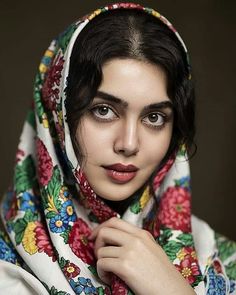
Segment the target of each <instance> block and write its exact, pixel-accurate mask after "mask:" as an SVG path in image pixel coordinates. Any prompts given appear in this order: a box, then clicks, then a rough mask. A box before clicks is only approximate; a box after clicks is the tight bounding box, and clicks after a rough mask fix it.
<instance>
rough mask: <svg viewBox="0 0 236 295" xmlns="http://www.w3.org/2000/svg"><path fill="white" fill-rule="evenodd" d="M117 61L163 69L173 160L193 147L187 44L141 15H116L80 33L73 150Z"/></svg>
mask: <svg viewBox="0 0 236 295" xmlns="http://www.w3.org/2000/svg"><path fill="white" fill-rule="evenodd" d="M113 58H132V59H136V60H141V61H146V62H149V63H152V64H155V65H157V66H159V67H161V68H162V69H163V70H164V72H165V74H166V77H167V93H168V96H169V97H170V99H171V100H172V103H173V110H174V124H173V135H172V139H171V143H170V147H169V149H168V151H167V154H166V156H165V158H164V159H163V162H162V164H163V163H164V162H165V161H166V159H168V157H169V156H170V154H172V153H173V152H174V151H176V150H177V149H178V147H179V146H180V145H181V144H183V143H184V144H185V145H186V148H187V151H188V152H190V150H191V148H192V147H193V146H194V143H193V138H194V134H195V126H194V113H195V106H194V101H195V96H194V89H193V85H192V81H191V80H189V74H190V73H189V65H188V61H187V55H186V53H185V51H184V48H183V46H182V44H181V43H180V41H179V39H178V38H177V36H176V35H175V33H174V32H173V31H171V30H170V28H168V27H167V25H165V24H164V23H163V22H162V21H160V20H159V19H158V18H156V17H154V16H152V15H150V14H148V13H146V12H144V11H140V10H135V9H132V10H129V9H117V10H112V11H107V12H104V13H101V14H100V15H98V16H96V17H95V18H94V19H92V20H91V21H90V22H89V23H88V24H87V25H86V26H85V27H84V29H83V30H82V31H81V33H80V34H79V36H78V37H77V40H76V42H75V44H74V47H73V50H72V54H71V59H70V69H69V75H68V86H67V99H66V109H67V120H68V124H69V128H70V132H71V136H72V140H73V144H74V147H75V148H76V149H77V153H78V155H79V156H82V155H81V154H80V150H79V149H78V147H77V143H76V142H75V132H76V129H77V126H78V123H79V120H80V118H81V116H82V115H83V114H84V112H85V111H86V110H87V109H88V106H89V105H90V104H91V102H92V100H93V98H94V97H95V96H96V92H97V89H98V87H99V85H100V83H101V81H102V66H103V64H104V63H105V62H107V61H108V60H111V59H113Z"/></svg>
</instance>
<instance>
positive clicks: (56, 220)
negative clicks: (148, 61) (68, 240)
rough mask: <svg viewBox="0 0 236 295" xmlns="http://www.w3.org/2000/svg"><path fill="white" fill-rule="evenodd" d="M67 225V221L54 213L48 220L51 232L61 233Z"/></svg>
mask: <svg viewBox="0 0 236 295" xmlns="http://www.w3.org/2000/svg"><path fill="white" fill-rule="evenodd" d="M67 227H68V222H67V221H66V220H64V219H63V218H62V216H61V215H59V214H58V215H56V216H55V217H53V218H52V219H51V220H50V222H49V228H50V230H51V231H52V232H53V233H62V232H64V231H65V230H66V228H67Z"/></svg>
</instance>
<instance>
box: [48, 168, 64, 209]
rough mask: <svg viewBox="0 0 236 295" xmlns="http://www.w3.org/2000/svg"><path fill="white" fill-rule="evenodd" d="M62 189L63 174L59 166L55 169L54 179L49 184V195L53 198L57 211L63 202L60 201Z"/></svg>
mask: <svg viewBox="0 0 236 295" xmlns="http://www.w3.org/2000/svg"><path fill="white" fill-rule="evenodd" d="M60 189H61V174H60V170H59V168H58V167H57V166H55V167H54V169H53V175H52V179H51V180H50V181H49V183H48V187H47V190H48V194H49V196H52V197H53V203H54V205H55V207H56V208H57V210H60V208H61V202H60V201H59V193H60Z"/></svg>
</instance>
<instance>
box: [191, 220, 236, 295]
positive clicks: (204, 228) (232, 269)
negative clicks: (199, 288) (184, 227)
mask: <svg viewBox="0 0 236 295" xmlns="http://www.w3.org/2000/svg"><path fill="white" fill-rule="evenodd" d="M192 231H193V239H194V243H195V247H196V252H197V256H198V260H199V265H200V268H201V271H202V274H203V275H204V276H205V281H206V287H207V288H209V289H214V288H215V287H216V288H218V286H219V284H220V286H221V287H222V292H220V293H216V294H226V293H224V291H226V290H228V291H227V292H228V293H227V294H236V242H234V241H231V240H230V239H228V238H227V237H225V236H224V235H222V234H219V233H217V232H215V231H214V230H213V229H212V228H211V227H210V226H209V224H207V223H206V222H205V221H203V220H201V219H199V218H197V217H196V216H192ZM214 286H215V287H214Z"/></svg>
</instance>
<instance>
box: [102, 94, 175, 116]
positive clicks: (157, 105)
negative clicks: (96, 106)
mask: <svg viewBox="0 0 236 295" xmlns="http://www.w3.org/2000/svg"><path fill="white" fill-rule="evenodd" d="M96 97H98V98H102V99H104V100H108V101H112V102H115V103H117V104H121V105H122V106H123V107H128V105H129V104H128V103H127V102H126V101H125V100H123V99H122V98H119V97H117V96H114V95H112V94H109V93H106V92H103V91H97V94H96ZM164 108H170V109H173V104H172V102H171V101H169V100H165V101H161V102H157V103H152V104H150V105H147V106H145V107H144V108H143V111H145V112H146V111H149V110H153V109H164Z"/></svg>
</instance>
